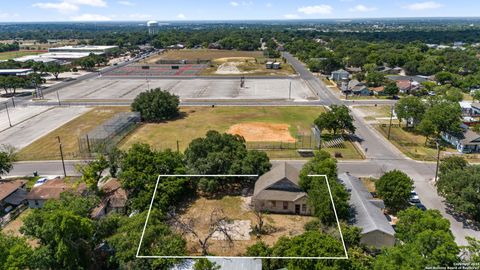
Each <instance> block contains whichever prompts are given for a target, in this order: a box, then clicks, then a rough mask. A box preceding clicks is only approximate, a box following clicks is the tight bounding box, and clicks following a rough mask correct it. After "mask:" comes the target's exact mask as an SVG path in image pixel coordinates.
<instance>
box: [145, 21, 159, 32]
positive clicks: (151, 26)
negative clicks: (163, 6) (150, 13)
mask: <svg viewBox="0 0 480 270" xmlns="http://www.w3.org/2000/svg"><path fill="white" fill-rule="evenodd" d="M147 27H148V34H150V35H156V34H158V22H157V21H149V22H147Z"/></svg>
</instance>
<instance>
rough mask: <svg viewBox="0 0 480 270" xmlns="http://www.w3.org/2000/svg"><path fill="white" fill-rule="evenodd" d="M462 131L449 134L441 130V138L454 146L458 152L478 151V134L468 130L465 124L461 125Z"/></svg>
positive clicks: (479, 139)
mask: <svg viewBox="0 0 480 270" xmlns="http://www.w3.org/2000/svg"><path fill="white" fill-rule="evenodd" d="M462 129H463V132H462V133H460V134H449V133H445V132H442V134H441V136H442V138H443V139H444V140H445V141H447V142H448V143H450V144H451V145H453V146H455V147H456V148H457V150H458V151H459V152H460V153H464V154H470V153H480V134H478V133H476V132H474V131H473V130H470V129H469V128H468V126H467V125H462Z"/></svg>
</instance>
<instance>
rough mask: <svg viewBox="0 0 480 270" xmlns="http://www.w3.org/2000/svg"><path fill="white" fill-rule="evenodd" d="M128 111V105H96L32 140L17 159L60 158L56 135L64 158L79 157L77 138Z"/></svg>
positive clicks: (80, 156)
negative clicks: (60, 143)
mask: <svg viewBox="0 0 480 270" xmlns="http://www.w3.org/2000/svg"><path fill="white" fill-rule="evenodd" d="M125 111H130V108H129V107H97V108H94V109H92V110H91V111H89V112H87V113H85V114H83V115H82V116H80V117H77V118H75V119H73V120H72V121H70V122H68V123H67V124H65V125H63V126H61V127H59V128H57V129H56V130H54V131H52V132H50V133H49V134H47V135H45V136H44V137H42V138H40V139H38V140H36V141H34V142H33V143H31V144H30V145H28V146H27V147H25V148H23V149H22V150H20V151H19V153H18V158H19V160H56V159H60V153H59V146H58V140H57V136H59V137H60V139H61V141H62V146H63V152H64V156H65V159H80V158H82V155H81V154H80V153H79V146H78V138H79V136H81V135H84V134H86V133H88V132H90V131H91V130H93V129H94V128H95V127H97V126H98V125H100V124H102V123H103V122H105V121H106V120H108V119H110V118H111V117H113V116H114V115H115V114H116V113H119V112H125Z"/></svg>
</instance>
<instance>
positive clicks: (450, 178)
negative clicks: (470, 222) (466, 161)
mask: <svg viewBox="0 0 480 270" xmlns="http://www.w3.org/2000/svg"><path fill="white" fill-rule="evenodd" d="M436 185H437V188H438V193H439V194H440V195H442V196H443V197H445V199H446V201H447V203H448V204H449V205H451V206H452V207H453V209H454V210H455V211H456V212H457V213H460V214H462V215H465V216H466V217H469V218H473V219H474V220H476V221H480V208H479V207H478V206H479V205H480V193H479V192H478V191H479V190H480V166H478V165H472V166H468V167H464V168H460V169H452V170H448V171H447V172H446V173H442V174H441V175H440V177H439V179H438V181H437V183H436Z"/></svg>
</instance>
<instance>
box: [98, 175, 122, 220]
mask: <svg viewBox="0 0 480 270" xmlns="http://www.w3.org/2000/svg"><path fill="white" fill-rule="evenodd" d="M100 191H101V192H102V193H103V194H104V195H103V199H102V201H101V202H100V204H99V205H98V206H97V207H95V209H93V211H92V214H91V216H92V218H94V219H100V218H102V217H104V216H106V215H108V214H110V213H112V212H113V213H118V214H126V212H127V207H126V206H127V200H128V196H127V191H125V189H123V188H122V187H121V185H120V182H119V181H118V180H117V179H110V180H108V181H107V182H106V183H105V184H104V185H103V186H102V187H101V188H100Z"/></svg>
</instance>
